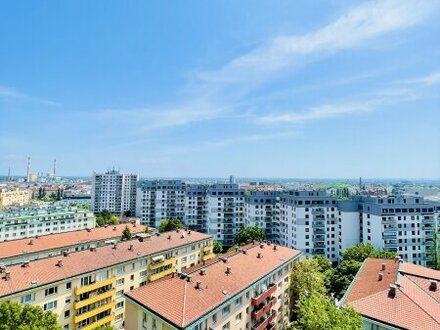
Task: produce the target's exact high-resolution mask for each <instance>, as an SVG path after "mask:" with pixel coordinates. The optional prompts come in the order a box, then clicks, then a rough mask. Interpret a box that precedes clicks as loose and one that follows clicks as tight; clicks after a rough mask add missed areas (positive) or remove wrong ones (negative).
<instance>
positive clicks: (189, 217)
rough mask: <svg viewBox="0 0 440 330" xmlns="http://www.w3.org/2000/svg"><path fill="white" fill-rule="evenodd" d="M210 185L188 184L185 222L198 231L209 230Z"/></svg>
mask: <svg viewBox="0 0 440 330" xmlns="http://www.w3.org/2000/svg"><path fill="white" fill-rule="evenodd" d="M207 190H208V187H207V186H206V185H203V184H188V185H186V193H185V214H184V219H183V220H184V222H185V224H186V225H187V226H188V227H189V228H191V229H194V230H196V231H200V232H202V233H207V232H208V224H207V218H208V198H207Z"/></svg>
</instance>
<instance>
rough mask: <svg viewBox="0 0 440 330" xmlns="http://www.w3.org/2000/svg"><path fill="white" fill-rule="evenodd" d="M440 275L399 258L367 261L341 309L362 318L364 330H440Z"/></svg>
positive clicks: (344, 298) (351, 286) (350, 288)
mask: <svg viewBox="0 0 440 330" xmlns="http://www.w3.org/2000/svg"><path fill="white" fill-rule="evenodd" d="M439 281H440V271H436V270H433V269H429V268H425V267H422V266H419V265H415V264H412V263H409V262H404V261H403V260H402V259H400V258H399V257H397V258H396V259H395V260H387V259H373V258H369V259H366V260H365V261H364V263H363V265H362V267H361V268H360V270H359V272H358V274H357V275H356V277H355V278H354V280H353V282H352V284H351V285H350V287H349V288H348V290H347V292H346V293H345V295H344V297H343V298H342V300H341V302H340V305H341V306H342V307H345V306H350V307H352V308H354V309H355V310H356V311H357V312H358V313H360V314H361V316H362V321H363V328H364V329H365V330H372V329H374V330H388V329H389V330H395V329H407V330H427V329H433V330H434V329H440V305H439V290H440V288H439V287H438V283H439Z"/></svg>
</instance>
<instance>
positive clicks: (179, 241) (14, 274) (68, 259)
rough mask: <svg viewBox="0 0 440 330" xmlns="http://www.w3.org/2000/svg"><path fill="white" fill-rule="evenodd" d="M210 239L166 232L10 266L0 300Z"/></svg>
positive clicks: (1, 284) (0, 284) (1, 283)
mask: <svg viewBox="0 0 440 330" xmlns="http://www.w3.org/2000/svg"><path fill="white" fill-rule="evenodd" d="M182 233H185V235H182ZM169 236H171V238H170V239H169V238H168V237H169ZM182 236H183V237H182ZM209 238H212V236H210V235H207V234H202V233H198V232H194V231H192V232H191V233H190V234H189V232H188V231H184V230H180V232H176V231H173V232H167V233H162V234H161V235H160V236H156V235H154V236H151V237H150V238H148V239H144V240H143V241H142V242H140V241H139V240H130V241H123V242H120V243H118V244H117V248H116V249H114V248H113V247H112V246H111V245H107V246H104V247H100V248H97V249H96V250H95V251H90V250H84V251H80V252H75V253H70V254H68V256H59V255H58V256H54V257H49V258H44V259H39V260H34V261H30V262H29V266H27V267H23V266H22V265H20V264H18V265H13V266H7V267H6V271H8V272H10V279H9V280H6V279H5V276H4V274H1V278H0V298H1V297H3V296H7V295H11V294H14V293H18V292H20V291H24V290H28V289H31V288H32V287H33V286H32V282H33V281H35V282H36V283H37V286H42V285H47V284H50V283H54V282H57V281H61V280H64V279H68V278H71V277H75V276H78V275H81V274H84V273H89V272H93V271H96V270H99V269H103V268H107V267H111V266H115V265H117V264H120V263H124V262H128V261H130V260H136V259H139V258H142V257H146V256H148V255H153V254H156V253H160V252H162V251H166V250H169V249H174V248H178V247H181V246H185V245H188V244H191V243H195V242H199V241H203V240H206V239H209ZM130 245H133V249H131V250H129V247H130ZM59 259H61V260H62V267H59V266H57V262H58V260H59Z"/></svg>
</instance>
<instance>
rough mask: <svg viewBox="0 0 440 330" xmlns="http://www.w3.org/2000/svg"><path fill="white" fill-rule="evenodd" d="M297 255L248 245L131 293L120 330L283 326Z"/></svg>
mask: <svg viewBox="0 0 440 330" xmlns="http://www.w3.org/2000/svg"><path fill="white" fill-rule="evenodd" d="M300 254H301V253H300V252H299V251H296V250H292V249H289V248H286V247H281V246H277V245H273V244H271V243H267V244H261V245H255V246H247V247H243V249H240V250H238V251H237V252H235V253H232V254H230V255H229V256H228V257H225V258H220V259H217V260H215V261H212V262H211V263H209V265H201V266H199V267H194V268H192V269H191V270H188V271H187V272H185V273H175V274H174V276H172V277H171V278H167V279H165V280H162V281H158V282H155V283H151V284H149V285H146V286H144V287H142V288H138V289H135V290H133V291H130V292H128V293H126V297H127V300H126V315H127V316H126V321H125V329H127V330H138V329H148V330H150V329H156V330H171V329H182V330H183V329H185V330H186V329H191V330H208V329H212V330H238V329H252V330H263V329H270V330H273V329H277V328H278V329H282V326H283V325H285V324H286V322H287V321H288V319H289V317H290V308H289V307H290V306H289V303H290V301H289V285H290V271H291V269H292V265H293V263H294V262H295V260H297V259H298V258H299V256H300ZM170 302H172V303H171V304H170Z"/></svg>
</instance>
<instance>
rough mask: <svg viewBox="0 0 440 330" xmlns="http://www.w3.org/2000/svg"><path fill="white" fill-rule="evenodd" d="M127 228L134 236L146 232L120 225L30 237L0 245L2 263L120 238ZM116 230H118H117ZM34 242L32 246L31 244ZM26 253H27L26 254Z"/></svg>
mask: <svg viewBox="0 0 440 330" xmlns="http://www.w3.org/2000/svg"><path fill="white" fill-rule="evenodd" d="M125 226H128V228H130V230H131V232H132V233H133V234H135V233H141V232H144V231H145V228H146V227H145V226H142V225H136V226H133V225H132V224H120V225H115V226H108V227H107V228H106V227H97V228H92V229H90V231H88V230H87V229H81V230H75V231H67V232H63V233H56V234H48V235H44V236H38V238H35V237H30V238H23V239H17V240H11V241H4V242H1V243H0V262H1V259H4V258H11V257H16V256H25V255H26V253H37V252H42V251H46V250H53V249H60V248H63V247H67V246H72V245H76V244H80V243H87V242H93V241H99V240H105V239H109V238H115V237H120V236H121V235H122V231H123V230H124V228H125ZM115 228H116V229H115ZM31 241H32V244H30V243H31ZM24 251H26V253H25V252H24Z"/></svg>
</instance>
